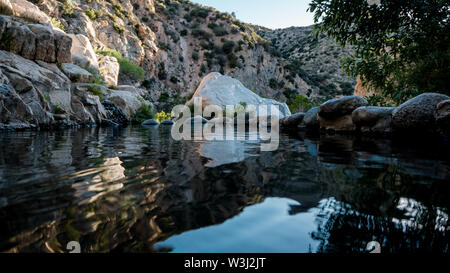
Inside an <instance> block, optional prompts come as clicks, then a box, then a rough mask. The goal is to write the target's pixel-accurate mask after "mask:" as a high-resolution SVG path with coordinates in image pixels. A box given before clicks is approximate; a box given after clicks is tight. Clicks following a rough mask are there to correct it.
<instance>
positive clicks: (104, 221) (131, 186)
mask: <svg viewBox="0 0 450 273" xmlns="http://www.w3.org/2000/svg"><path fill="white" fill-rule="evenodd" d="M420 141H422V142H420ZM449 182H450V160H449V159H448V146H445V145H442V144H440V143H437V142H433V141H431V142H429V141H425V140H415V141H411V140H409V139H408V140H402V139H393V140H387V139H384V140H377V141H373V140H372V139H368V138H362V137H351V136H315V137H309V136H308V137H306V136H304V135H297V136H292V135H290V136H287V135H282V136H281V138H280V146H279V149H278V150H276V151H273V152H260V150H259V143H257V142H254V141H234V142H226V141H209V142H208V141H174V140H173V139H172V138H171V136H170V129H169V128H164V127H155V128H133V127H128V128H124V129H112V128H92V129H83V130H68V131H60V132H38V133H36V132H23V133H8V134H1V135H0V251H3V252H66V244H67V242H69V241H78V242H80V244H81V248H82V252H108V251H117V252H153V251H162V252H166V251H174V252H211V251H212V252H234V251H238V252H347V253H354V252H364V250H365V247H366V245H367V243H368V242H370V241H373V240H375V241H378V242H380V244H381V246H382V250H383V251H384V252H441V253H442V252H444V253H448V252H449V249H448V247H449V230H450V228H449V220H448V213H449V207H450V198H449V197H450V184H449Z"/></svg>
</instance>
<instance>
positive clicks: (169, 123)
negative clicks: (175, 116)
mask: <svg viewBox="0 0 450 273" xmlns="http://www.w3.org/2000/svg"><path fill="white" fill-rule="evenodd" d="M173 124H174V122H173V121H172V120H164V121H162V122H161V125H173Z"/></svg>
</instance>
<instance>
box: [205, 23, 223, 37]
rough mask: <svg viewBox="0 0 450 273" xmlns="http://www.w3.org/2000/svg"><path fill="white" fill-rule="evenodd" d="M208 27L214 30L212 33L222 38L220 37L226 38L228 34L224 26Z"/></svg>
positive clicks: (210, 24) (212, 25)
mask: <svg viewBox="0 0 450 273" xmlns="http://www.w3.org/2000/svg"><path fill="white" fill-rule="evenodd" d="M208 27H209V28H210V29H212V31H213V32H214V34H215V35H216V36H219V37H220V36H225V35H227V34H228V31H227V30H226V29H225V28H224V27H223V26H219V25H217V24H215V23H209V24H208Z"/></svg>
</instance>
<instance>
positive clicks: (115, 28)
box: [113, 24, 125, 34]
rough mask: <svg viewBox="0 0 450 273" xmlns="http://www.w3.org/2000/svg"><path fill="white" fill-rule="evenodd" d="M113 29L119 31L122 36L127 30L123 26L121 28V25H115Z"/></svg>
mask: <svg viewBox="0 0 450 273" xmlns="http://www.w3.org/2000/svg"><path fill="white" fill-rule="evenodd" d="M113 28H114V30H115V31H117V32H118V33H120V34H122V33H124V32H125V28H124V27H123V26H121V25H118V24H113Z"/></svg>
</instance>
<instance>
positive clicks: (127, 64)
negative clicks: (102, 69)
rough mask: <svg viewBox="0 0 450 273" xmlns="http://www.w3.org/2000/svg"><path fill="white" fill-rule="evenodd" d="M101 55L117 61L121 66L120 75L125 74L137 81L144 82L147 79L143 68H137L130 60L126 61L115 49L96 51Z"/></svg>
mask: <svg viewBox="0 0 450 273" xmlns="http://www.w3.org/2000/svg"><path fill="white" fill-rule="evenodd" d="M96 53H97V54H99V55H104V56H112V57H115V58H116V59H117V61H118V62H119V65H120V73H121V74H122V73H123V74H125V75H127V76H129V77H131V78H133V79H135V80H140V81H142V80H144V78H145V71H144V69H143V68H142V67H140V66H137V65H135V64H133V63H132V62H131V61H130V60H128V59H125V58H123V57H122V55H121V54H120V53H119V52H118V51H117V50H114V49H108V50H98V51H96Z"/></svg>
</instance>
